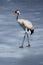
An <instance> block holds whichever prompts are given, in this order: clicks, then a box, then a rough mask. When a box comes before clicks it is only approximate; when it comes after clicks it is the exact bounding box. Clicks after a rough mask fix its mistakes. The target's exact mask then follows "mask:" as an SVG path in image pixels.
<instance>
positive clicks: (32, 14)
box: [0, 0, 43, 65]
mask: <svg viewBox="0 0 43 65" xmlns="http://www.w3.org/2000/svg"><path fill="white" fill-rule="evenodd" d="M16 9H19V10H20V11H21V14H20V17H19V18H23V19H28V20H30V21H31V22H32V23H33V25H34V30H35V31H34V34H33V35H32V36H31V35H30V32H29V33H28V34H29V43H30V45H31V47H29V48H27V47H26V45H27V39H26V40H25V42H24V48H23V49H21V48H19V46H20V45H21V44H22V40H23V36H24V30H23V29H22V28H21V27H20V26H19V24H18V23H17V21H16V16H15V15H14V11H15V10H16ZM0 65H43V1H42V0H0Z"/></svg>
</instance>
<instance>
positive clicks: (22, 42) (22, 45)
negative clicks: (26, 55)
mask: <svg viewBox="0 0 43 65" xmlns="http://www.w3.org/2000/svg"><path fill="white" fill-rule="evenodd" d="M25 36H26V32H25V35H24V37H23V42H22V45H21V46H20V47H19V48H23V45H24V40H25Z"/></svg>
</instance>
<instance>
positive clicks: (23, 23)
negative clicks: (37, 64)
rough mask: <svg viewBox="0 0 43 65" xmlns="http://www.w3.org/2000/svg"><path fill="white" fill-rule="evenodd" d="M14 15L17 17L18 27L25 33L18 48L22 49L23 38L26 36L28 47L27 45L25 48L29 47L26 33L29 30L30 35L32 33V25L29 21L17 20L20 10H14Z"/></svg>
mask: <svg viewBox="0 0 43 65" xmlns="http://www.w3.org/2000/svg"><path fill="white" fill-rule="evenodd" d="M15 14H16V15H17V16H16V21H17V23H19V25H20V26H21V27H22V28H23V30H24V31H25V34H24V37H23V42H22V45H21V46H19V48H23V45H24V40H25V37H26V36H27V40H28V45H27V47H30V44H29V36H28V31H29V30H30V32H31V35H32V34H33V33H34V27H33V24H32V23H31V22H30V21H28V20H25V19H19V18H18V17H19V15H20V10H15Z"/></svg>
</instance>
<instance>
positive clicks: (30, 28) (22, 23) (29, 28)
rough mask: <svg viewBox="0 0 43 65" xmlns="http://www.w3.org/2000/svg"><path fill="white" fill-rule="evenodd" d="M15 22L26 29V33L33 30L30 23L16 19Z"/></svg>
mask: <svg viewBox="0 0 43 65" xmlns="http://www.w3.org/2000/svg"><path fill="white" fill-rule="evenodd" d="M17 22H18V23H19V24H20V26H21V27H22V28H23V29H24V30H25V28H27V31H29V30H33V29H34V28H33V25H32V23H31V22H30V21H28V20H25V19H18V20H17Z"/></svg>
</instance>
